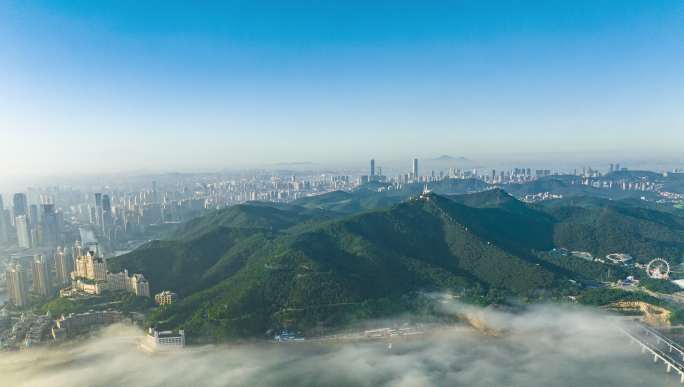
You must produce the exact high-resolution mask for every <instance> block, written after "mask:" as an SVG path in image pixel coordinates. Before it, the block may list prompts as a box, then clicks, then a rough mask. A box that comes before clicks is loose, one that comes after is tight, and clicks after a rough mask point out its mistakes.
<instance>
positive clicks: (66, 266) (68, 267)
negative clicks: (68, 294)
mask: <svg viewBox="0 0 684 387" xmlns="http://www.w3.org/2000/svg"><path fill="white" fill-rule="evenodd" d="M73 270H74V261H73V259H72V258H71V257H70V256H69V255H68V254H67V253H66V252H65V251H64V249H62V248H61V247H58V248H57V251H56V252H55V274H56V276H57V285H58V286H60V287H61V286H65V285H69V283H70V282H71V278H70V274H71V272H72V271H73Z"/></svg>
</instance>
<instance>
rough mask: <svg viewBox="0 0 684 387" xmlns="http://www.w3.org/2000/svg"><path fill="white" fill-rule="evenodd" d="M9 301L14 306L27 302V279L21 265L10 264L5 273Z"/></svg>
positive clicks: (23, 304)
mask: <svg viewBox="0 0 684 387" xmlns="http://www.w3.org/2000/svg"><path fill="white" fill-rule="evenodd" d="M5 278H6V279H7V291H8V292H9V299H10V302H11V303H12V304H14V305H16V306H25V305H27V304H28V279H27V278H26V272H24V270H23V269H22V267H21V265H19V264H15V265H10V267H9V269H8V270H7V272H6V273H5Z"/></svg>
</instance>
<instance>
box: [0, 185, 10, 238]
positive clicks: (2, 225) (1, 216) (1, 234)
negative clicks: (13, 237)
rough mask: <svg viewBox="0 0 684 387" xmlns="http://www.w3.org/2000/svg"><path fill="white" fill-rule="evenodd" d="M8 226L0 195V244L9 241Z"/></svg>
mask: <svg viewBox="0 0 684 387" xmlns="http://www.w3.org/2000/svg"><path fill="white" fill-rule="evenodd" d="M8 229H9V225H8V224H7V216H6V215H5V205H4V203H3V202H2V195H0V244H2V243H5V242H7V240H8V239H9V230H8Z"/></svg>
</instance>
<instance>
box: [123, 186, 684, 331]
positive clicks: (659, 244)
mask: <svg viewBox="0 0 684 387" xmlns="http://www.w3.org/2000/svg"><path fill="white" fill-rule="evenodd" d="M482 184H484V183H482V182H479V181H477V180H446V181H444V182H440V183H439V184H435V185H434V187H433V189H434V192H435V193H432V194H430V195H429V196H427V197H425V198H422V199H420V198H418V195H419V193H420V191H421V186H420V185H408V186H407V187H405V188H404V189H402V190H397V191H389V190H385V189H383V188H386V187H383V186H382V184H379V183H373V184H371V185H367V186H364V187H362V188H361V189H358V190H356V191H354V192H332V193H328V194H324V195H319V196H314V197H308V198H304V199H301V200H298V201H296V202H295V203H293V204H289V205H281V204H268V203H247V204H243V205H237V206H233V207H230V208H227V209H224V210H221V211H218V212H216V213H214V214H211V215H208V216H205V217H202V218H199V219H195V220H193V221H191V222H189V223H187V224H185V225H184V227H183V228H182V229H181V230H179V231H178V232H177V233H176V234H175V235H173V236H172V237H170V238H169V239H168V240H164V241H154V242H151V243H149V244H147V245H145V246H143V247H141V248H140V249H138V250H136V251H133V252H132V253H129V254H127V255H124V256H121V257H118V258H115V259H111V260H110V265H111V269H113V270H118V269H120V268H122V267H126V268H128V269H129V270H132V271H134V272H142V273H144V274H145V276H146V277H148V278H149V280H150V283H151V285H152V291H153V292H158V291H161V290H166V289H169V290H174V291H176V292H178V293H179V294H180V296H181V300H180V301H179V302H178V303H176V304H174V305H171V306H169V307H165V308H161V309H159V310H158V311H157V312H155V313H154V314H153V315H152V317H151V322H152V323H153V324H158V325H163V326H168V327H178V326H182V327H184V328H185V329H186V330H187V331H188V332H189V334H190V335H191V336H195V337H214V338H216V339H223V338H228V337H247V336H262V335H264V334H265V333H266V332H269V331H272V330H274V329H279V328H283V327H287V328H292V329H300V330H304V331H307V332H312V331H315V330H317V329H325V328H329V327H334V326H338V325H340V324H343V323H346V322H350V321H353V320H355V319H365V318H373V317H383V316H386V315H389V314H392V313H398V312H401V311H402V310H404V311H405V310H407V308H410V306H408V305H407V299H408V298H410V297H408V296H409V295H410V294H414V293H416V292H424V291H450V292H454V293H457V294H461V295H464V296H467V297H476V298H477V297H480V298H483V299H490V300H491V297H494V296H493V295H503V296H518V297H532V298H538V297H544V295H554V294H555V295H559V294H564V292H567V291H570V290H572V289H575V290H574V291H578V289H579V288H581V281H580V282H578V284H576V285H575V284H573V283H572V282H570V281H568V280H569V279H574V280H577V279H596V278H597V276H598V275H599V274H597V273H600V274H601V275H604V274H605V273H603V272H602V270H603V269H601V268H600V267H598V268H597V267H596V266H592V267H587V266H586V265H598V264H591V263H589V262H579V263H577V264H574V265H572V266H568V265H560V264H557V263H555V262H553V261H550V260H548V259H541V258H540V255H539V252H541V251H548V250H550V249H552V248H554V247H566V248H569V249H576V250H586V251H590V252H592V253H594V254H599V255H602V254H607V253H611V252H627V253H630V254H632V255H634V256H636V257H638V258H639V259H648V258H650V257H652V256H667V257H670V258H671V259H673V260H681V258H682V257H681V253H682V251H684V218H682V216H681V215H678V214H676V213H670V212H666V211H660V210H659V209H657V208H646V207H644V206H640V205H639V204H640V203H639V201H609V200H605V199H600V198H574V199H564V200H556V201H549V202H545V203H543V204H541V205H528V204H525V203H522V202H520V201H518V200H516V199H515V198H514V197H512V196H511V195H509V194H508V193H507V192H505V191H503V190H501V189H488V190H484V191H482V190H483V189H484V188H488V187H483V186H482ZM471 191H479V192H475V193H469V194H464V193H466V192H471ZM599 266H600V265H599ZM407 297H408V298H407Z"/></svg>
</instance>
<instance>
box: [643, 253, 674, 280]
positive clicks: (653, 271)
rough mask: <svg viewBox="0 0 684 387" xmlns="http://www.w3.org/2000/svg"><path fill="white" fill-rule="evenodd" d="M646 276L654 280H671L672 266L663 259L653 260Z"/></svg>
mask: <svg viewBox="0 0 684 387" xmlns="http://www.w3.org/2000/svg"><path fill="white" fill-rule="evenodd" d="M646 274H648V276H649V277H651V278H653V279H668V278H670V264H669V263H667V261H666V260H664V259H663V258H656V259H653V260H651V262H649V263H648V265H647V266H646Z"/></svg>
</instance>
